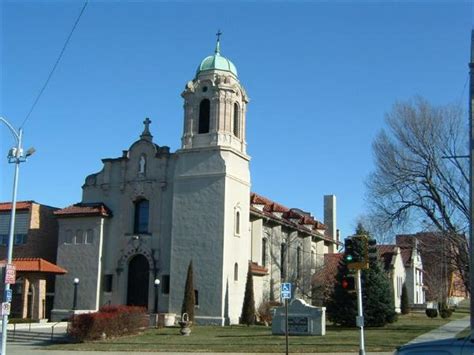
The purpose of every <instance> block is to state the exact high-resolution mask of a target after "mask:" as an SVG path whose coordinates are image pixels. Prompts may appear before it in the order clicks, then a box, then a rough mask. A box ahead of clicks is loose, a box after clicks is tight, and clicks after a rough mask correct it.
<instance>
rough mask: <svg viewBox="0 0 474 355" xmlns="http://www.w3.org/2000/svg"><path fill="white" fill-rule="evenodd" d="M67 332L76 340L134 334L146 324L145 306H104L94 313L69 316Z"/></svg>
mask: <svg viewBox="0 0 474 355" xmlns="http://www.w3.org/2000/svg"><path fill="white" fill-rule="evenodd" d="M70 322H71V323H70V326H69V329H68V334H69V335H70V336H71V337H73V338H74V339H76V340H79V341H85V340H97V339H104V338H113V337H118V336H122V335H127V334H135V333H138V332H139V331H140V330H142V329H144V328H146V327H147V326H148V322H149V320H148V315H147V313H146V310H145V308H143V307H134V306H104V307H102V308H101V309H99V311H98V312H95V313H85V314H80V315H75V316H73V317H72V318H71V321H70Z"/></svg>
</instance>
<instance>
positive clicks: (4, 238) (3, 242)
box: [0, 234, 8, 245]
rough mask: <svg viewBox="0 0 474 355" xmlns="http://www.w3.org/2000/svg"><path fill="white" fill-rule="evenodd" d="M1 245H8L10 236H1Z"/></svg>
mask: <svg viewBox="0 0 474 355" xmlns="http://www.w3.org/2000/svg"><path fill="white" fill-rule="evenodd" d="M0 245H8V234H0Z"/></svg>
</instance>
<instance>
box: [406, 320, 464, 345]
mask: <svg viewBox="0 0 474 355" xmlns="http://www.w3.org/2000/svg"><path fill="white" fill-rule="evenodd" d="M469 325H470V316H466V317H464V318H462V319H458V320H453V321H451V322H449V323H446V324H445V325H442V326H441V327H439V328H438V329H435V330H432V331H431V332H428V333H425V334H422V335H420V336H419V337H417V338H415V339H413V340H412V341H410V342H409V343H408V344H415V343H422V342H424V341H431V340H442V339H448V338H454V337H455V336H456V334H458V333H459V332H461V331H463V330H464V329H465V328H467V327H469Z"/></svg>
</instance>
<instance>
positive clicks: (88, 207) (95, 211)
mask: <svg viewBox="0 0 474 355" xmlns="http://www.w3.org/2000/svg"><path fill="white" fill-rule="evenodd" d="M54 214H55V215H56V216H58V217H84V216H101V217H109V216H111V215H112V212H111V211H110V209H109V208H108V207H107V206H106V205H105V204H103V203H101V202H98V203H76V204H74V205H72V206H68V207H66V208H63V209H62V210H58V211H56V212H54Z"/></svg>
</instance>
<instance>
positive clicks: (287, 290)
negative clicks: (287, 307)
mask: <svg viewBox="0 0 474 355" xmlns="http://www.w3.org/2000/svg"><path fill="white" fill-rule="evenodd" d="M280 295H281V299H282V300H289V299H290V298H291V283H289V282H285V283H282V284H281V290H280Z"/></svg>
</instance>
